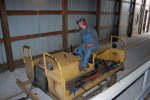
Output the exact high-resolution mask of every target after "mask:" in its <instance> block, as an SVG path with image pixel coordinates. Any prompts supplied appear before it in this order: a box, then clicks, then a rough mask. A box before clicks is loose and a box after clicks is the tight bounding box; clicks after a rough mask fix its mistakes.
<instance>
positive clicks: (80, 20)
mask: <svg viewBox="0 0 150 100" xmlns="http://www.w3.org/2000/svg"><path fill="white" fill-rule="evenodd" d="M82 21H83V22H86V19H85V18H80V19H79V20H78V21H77V22H76V23H77V24H79V22H82Z"/></svg>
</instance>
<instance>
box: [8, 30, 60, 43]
mask: <svg viewBox="0 0 150 100" xmlns="http://www.w3.org/2000/svg"><path fill="white" fill-rule="evenodd" d="M61 33H62V31H56V32H47V33H40V34H30V35H23V36H15V37H11V38H10V40H11V41H12V42H13V41H18V40H26V39H32V38H39V37H46V36H52V35H59V34H61Z"/></svg>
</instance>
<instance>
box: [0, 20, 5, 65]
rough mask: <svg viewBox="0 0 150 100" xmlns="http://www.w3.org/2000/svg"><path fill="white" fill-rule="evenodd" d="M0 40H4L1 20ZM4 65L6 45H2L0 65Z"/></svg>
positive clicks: (0, 46)
mask: <svg viewBox="0 0 150 100" xmlns="http://www.w3.org/2000/svg"><path fill="white" fill-rule="evenodd" d="M0 38H3V35H2V26H1V20H0ZM3 63H6V53H5V48H4V44H3V43H0V64H3Z"/></svg>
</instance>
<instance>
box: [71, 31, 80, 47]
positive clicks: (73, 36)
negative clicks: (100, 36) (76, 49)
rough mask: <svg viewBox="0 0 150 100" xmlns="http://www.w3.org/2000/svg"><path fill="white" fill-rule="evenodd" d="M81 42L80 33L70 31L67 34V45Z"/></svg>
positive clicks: (76, 44) (75, 44)
mask: <svg viewBox="0 0 150 100" xmlns="http://www.w3.org/2000/svg"><path fill="white" fill-rule="evenodd" d="M81 43H82V40H81V36H80V33H79V32H78V33H70V34H69V35H68V47H70V46H71V45H72V46H78V45H80V44H81Z"/></svg>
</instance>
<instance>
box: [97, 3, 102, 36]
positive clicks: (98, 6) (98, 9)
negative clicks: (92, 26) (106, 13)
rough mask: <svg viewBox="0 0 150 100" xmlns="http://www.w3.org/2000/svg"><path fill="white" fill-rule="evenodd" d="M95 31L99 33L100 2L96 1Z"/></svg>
mask: <svg viewBox="0 0 150 100" xmlns="http://www.w3.org/2000/svg"><path fill="white" fill-rule="evenodd" d="M96 4H97V5H96V30H97V34H98V35H100V34H99V32H100V28H99V27H100V19H101V18H100V11H101V0H97V3H96Z"/></svg>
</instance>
